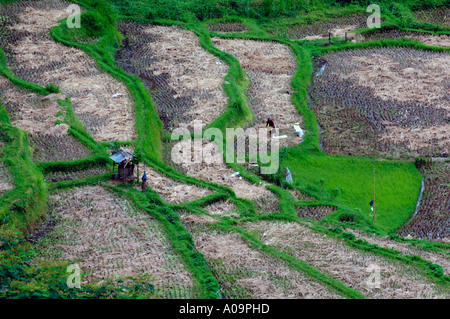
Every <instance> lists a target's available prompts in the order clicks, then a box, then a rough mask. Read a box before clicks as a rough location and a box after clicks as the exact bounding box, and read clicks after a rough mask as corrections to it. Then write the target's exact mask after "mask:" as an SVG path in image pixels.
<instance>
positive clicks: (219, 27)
mask: <svg viewBox="0 0 450 319" xmlns="http://www.w3.org/2000/svg"><path fill="white" fill-rule="evenodd" d="M208 30H209V31H213V32H218V33H236V32H246V31H249V29H248V28H247V27H246V26H245V24H243V23H240V22H219V23H214V24H209V25H208Z"/></svg>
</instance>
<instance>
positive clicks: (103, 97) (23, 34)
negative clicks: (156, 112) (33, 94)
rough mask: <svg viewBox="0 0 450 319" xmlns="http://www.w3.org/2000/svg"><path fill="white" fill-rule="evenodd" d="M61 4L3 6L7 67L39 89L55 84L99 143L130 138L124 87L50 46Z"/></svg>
mask: <svg viewBox="0 0 450 319" xmlns="http://www.w3.org/2000/svg"><path fill="white" fill-rule="evenodd" d="M67 6H68V4H67V3H64V2H61V1H47V0H46V1H39V2H32V1H31V2H20V3H17V4H8V5H3V6H2V8H1V10H6V12H3V11H2V12H1V13H2V14H6V15H7V16H9V17H11V22H9V23H8V24H7V25H6V29H7V30H8V32H7V33H6V34H4V35H1V36H0V45H1V46H2V47H3V49H4V50H5V52H6V56H7V62H8V66H9V67H10V69H11V70H12V71H13V72H14V73H15V74H16V75H17V76H18V77H20V78H22V79H24V80H26V81H29V82H33V83H37V84H40V85H44V86H45V85H47V84H51V83H53V84H56V85H58V86H59V87H60V89H61V91H62V92H63V93H64V94H65V95H66V96H67V97H69V98H70V99H71V101H72V104H73V107H74V111H75V113H76V114H77V116H78V117H79V119H80V120H81V122H82V123H83V124H84V125H85V127H86V129H87V131H88V132H89V133H90V134H91V135H92V136H93V137H94V138H95V139H96V140H97V141H100V142H103V141H110V140H121V141H124V140H125V141H126V140H133V139H134V138H135V131H134V120H133V114H134V109H133V101H132V99H131V97H130V95H129V92H128V89H127V88H126V86H125V85H124V84H123V83H121V82H119V81H118V80H116V79H115V78H113V77H112V76H110V75H108V74H106V73H104V72H102V71H100V69H99V68H98V67H97V65H96V62H95V61H94V60H93V59H91V58H89V57H88V56H87V54H86V53H84V52H83V51H81V50H78V49H76V48H71V47H66V46H64V45H62V44H59V43H56V42H55V41H53V40H52V38H51V37H50V35H49V31H50V28H51V27H52V26H54V25H55V24H56V23H57V22H58V20H60V19H62V18H65V17H67V16H68V15H69V13H68V12H66V11H65V8H67Z"/></svg>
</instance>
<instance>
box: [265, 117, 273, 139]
mask: <svg viewBox="0 0 450 319" xmlns="http://www.w3.org/2000/svg"><path fill="white" fill-rule="evenodd" d="M266 127H267V132H268V133H269V137H271V136H272V132H273V133H275V122H274V121H273V119H272V118H271V117H270V116H269V117H268V118H267V122H266Z"/></svg>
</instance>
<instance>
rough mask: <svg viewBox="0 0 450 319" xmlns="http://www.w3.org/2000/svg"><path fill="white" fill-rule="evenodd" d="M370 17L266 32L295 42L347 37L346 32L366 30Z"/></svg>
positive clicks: (343, 17)
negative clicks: (329, 36)
mask: <svg viewBox="0 0 450 319" xmlns="http://www.w3.org/2000/svg"><path fill="white" fill-rule="evenodd" d="M368 16H369V15H368V14H367V15H366V14H359V13H357V14H350V15H345V16H341V17H333V18H331V19H329V20H326V21H319V22H315V21H314V22H312V23H310V24H292V25H286V26H278V27H270V28H267V30H266V31H267V33H269V35H271V36H276V37H287V38H289V39H294V40H318V39H328V34H331V35H333V36H335V37H345V33H346V32H347V33H350V32H351V31H353V30H356V29H360V28H366V27H367V18H368ZM381 21H383V20H381Z"/></svg>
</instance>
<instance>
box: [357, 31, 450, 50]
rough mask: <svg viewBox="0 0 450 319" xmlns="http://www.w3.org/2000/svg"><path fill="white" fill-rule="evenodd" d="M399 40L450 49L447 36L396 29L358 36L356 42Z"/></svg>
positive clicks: (449, 40) (449, 41) (449, 39)
mask: <svg viewBox="0 0 450 319" xmlns="http://www.w3.org/2000/svg"><path fill="white" fill-rule="evenodd" d="M400 38H406V39H413V40H417V41H419V42H422V43H424V44H427V45H432V46H439V47H450V36H449V35H445V34H442V35H433V34H428V33H421V32H414V31H403V30H398V29H390V30H382V31H378V32H372V33H366V34H364V36H360V37H359V38H358V41H374V40H384V39H400Z"/></svg>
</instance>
